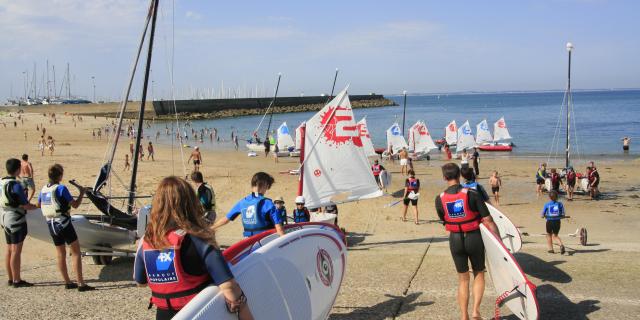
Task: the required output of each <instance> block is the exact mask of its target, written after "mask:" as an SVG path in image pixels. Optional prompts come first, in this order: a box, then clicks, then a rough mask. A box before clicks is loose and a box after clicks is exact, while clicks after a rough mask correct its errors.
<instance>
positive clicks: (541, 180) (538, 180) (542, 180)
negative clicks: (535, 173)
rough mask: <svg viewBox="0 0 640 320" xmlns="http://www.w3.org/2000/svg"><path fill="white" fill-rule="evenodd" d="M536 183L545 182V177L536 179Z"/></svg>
mask: <svg viewBox="0 0 640 320" xmlns="http://www.w3.org/2000/svg"><path fill="white" fill-rule="evenodd" d="M536 184H540V185H542V184H544V179H536Z"/></svg>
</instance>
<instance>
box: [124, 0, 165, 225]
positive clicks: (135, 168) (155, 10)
mask: <svg viewBox="0 0 640 320" xmlns="http://www.w3.org/2000/svg"><path fill="white" fill-rule="evenodd" d="M152 1H153V17H152V19H151V33H150V34H149V49H148V51H147V64H146V67H145V70H144V82H143V86H142V97H141V101H140V112H139V113H138V131H137V132H136V145H135V149H134V154H133V168H132V171H131V172H132V173H131V184H130V185H129V203H128V206H127V212H128V213H129V214H132V213H133V204H134V200H135V194H136V175H137V172H138V158H139V156H140V140H141V139H142V124H143V122H144V106H145V103H147V88H148V86H149V73H150V71H151V56H152V53H153V37H154V36H155V32H156V18H157V16H158V5H159V2H160V0H152Z"/></svg>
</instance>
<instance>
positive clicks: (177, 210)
mask: <svg viewBox="0 0 640 320" xmlns="http://www.w3.org/2000/svg"><path fill="white" fill-rule="evenodd" d="M203 216H204V212H203V210H202V206H201V205H200V204H199V203H198V199H197V198H196V194H195V192H194V190H193V188H192V187H191V186H190V185H189V184H188V183H187V182H186V181H185V180H184V179H181V178H178V177H167V178H164V179H162V181H160V184H159V185H158V188H157V189H156V192H155V195H154V197H153V203H152V206H151V213H150V214H149V225H148V227H147V230H146V231H145V234H144V237H143V238H142V241H140V245H139V246H138V250H137V251H136V258H135V261H134V267H133V277H134V280H135V282H136V283H137V284H138V285H139V286H148V287H149V289H151V300H150V302H149V307H151V306H152V305H155V306H156V319H160V320H165V319H167V320H168V319H171V318H172V317H174V316H175V315H176V314H177V313H178V312H179V311H180V310H181V309H182V308H183V307H184V306H185V305H186V304H187V303H189V301H191V299H193V298H194V297H195V296H196V295H197V294H198V293H199V292H200V291H202V290H203V289H204V288H206V287H207V286H209V285H211V284H213V285H216V286H218V288H219V289H220V292H221V293H222V295H223V296H224V299H225V303H226V306H227V310H228V311H229V312H230V313H234V314H237V316H238V319H241V320H250V319H253V316H252V315H251V310H249V308H248V306H247V298H246V296H245V294H244V293H243V292H242V289H241V288H240V286H239V285H238V283H237V282H236V281H235V279H234V277H233V274H232V273H231V270H229V266H228V264H227V262H226V261H225V260H224V258H223V256H222V252H221V251H220V248H219V247H218V244H217V242H216V239H215V232H214V231H213V230H212V229H211V228H209V226H208V225H207V223H206V222H205V220H204V218H203Z"/></svg>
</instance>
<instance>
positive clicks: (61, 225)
mask: <svg viewBox="0 0 640 320" xmlns="http://www.w3.org/2000/svg"><path fill="white" fill-rule="evenodd" d="M47 174H48V176H49V183H48V184H47V185H45V186H44V187H43V188H42V190H41V191H40V195H39V196H38V207H40V208H42V215H44V217H45V218H46V219H47V226H48V227H49V234H50V235H51V239H52V240H53V245H54V246H55V247H56V252H57V254H58V270H59V271H60V274H61V275H62V278H63V280H64V283H65V289H78V291H80V292H84V291H91V290H95V288H94V287H91V286H89V285H87V284H86V283H85V282H84V278H83V276H82V255H81V254H80V243H79V242H78V236H77V235H76V230H75V229H74V228H73V224H72V223H71V213H70V212H71V208H74V209H77V208H78V207H79V206H80V204H81V203H82V198H84V192H85V190H84V188H80V195H78V197H77V198H76V199H73V197H72V196H71V193H69V189H67V187H66V186H65V185H63V184H60V182H61V181H62V177H63V175H64V169H63V168H62V166H61V165H59V164H54V165H52V166H51V167H50V168H49V171H48V172H47ZM65 244H66V245H68V246H69V247H70V249H71V256H72V259H73V267H74V269H75V271H76V278H77V280H78V283H77V284H76V283H73V282H72V281H71V279H69V273H68V272H67V249H66V246H65Z"/></svg>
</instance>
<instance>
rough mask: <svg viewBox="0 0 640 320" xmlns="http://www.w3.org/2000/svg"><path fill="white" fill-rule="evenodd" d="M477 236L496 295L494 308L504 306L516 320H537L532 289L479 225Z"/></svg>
mask: <svg viewBox="0 0 640 320" xmlns="http://www.w3.org/2000/svg"><path fill="white" fill-rule="evenodd" d="M480 234H481V235H482V241H483V242H484V248H485V250H486V255H485V257H486V262H487V267H488V269H489V275H490V276H491V280H492V281H493V286H494V287H495V289H496V292H497V293H498V298H497V299H496V306H498V307H501V306H503V305H506V306H507V308H509V310H511V312H513V314H514V315H515V316H516V317H518V318H519V319H526V320H536V319H538V314H539V307H538V300H537V298H536V286H535V285H534V284H533V283H531V282H530V281H529V279H528V278H527V276H526V275H525V273H524V272H523V271H522V269H521V268H520V265H518V263H517V262H516V259H515V258H514V257H513V255H511V253H509V250H508V249H507V248H506V247H505V246H504V244H503V243H502V241H500V238H499V236H498V235H496V234H495V233H493V232H491V231H490V230H489V229H487V227H485V226H484V225H483V224H481V225H480Z"/></svg>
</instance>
